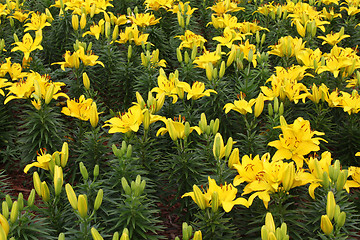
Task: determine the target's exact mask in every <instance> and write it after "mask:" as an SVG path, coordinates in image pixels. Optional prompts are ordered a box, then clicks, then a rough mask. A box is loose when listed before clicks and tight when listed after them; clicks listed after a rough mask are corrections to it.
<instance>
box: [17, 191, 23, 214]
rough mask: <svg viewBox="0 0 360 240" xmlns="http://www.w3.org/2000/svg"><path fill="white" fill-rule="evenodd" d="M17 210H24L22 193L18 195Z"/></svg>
mask: <svg viewBox="0 0 360 240" xmlns="http://www.w3.org/2000/svg"><path fill="white" fill-rule="evenodd" d="M17 201H18V208H19V211H22V210H23V208H24V196H23V194H22V193H19V195H18V200H17Z"/></svg>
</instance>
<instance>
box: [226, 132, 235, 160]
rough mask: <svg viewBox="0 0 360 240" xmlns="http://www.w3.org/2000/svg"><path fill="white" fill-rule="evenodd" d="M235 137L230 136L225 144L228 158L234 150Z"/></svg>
mask: <svg viewBox="0 0 360 240" xmlns="http://www.w3.org/2000/svg"><path fill="white" fill-rule="evenodd" d="M233 143H234V141H233V139H232V137H229V139H228V141H227V143H226V146H225V158H228V157H229V156H230V153H231V150H232V147H233Z"/></svg>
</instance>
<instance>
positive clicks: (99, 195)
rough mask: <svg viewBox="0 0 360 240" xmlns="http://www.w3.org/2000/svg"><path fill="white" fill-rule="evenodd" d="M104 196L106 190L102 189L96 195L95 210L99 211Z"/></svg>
mask: <svg viewBox="0 0 360 240" xmlns="http://www.w3.org/2000/svg"><path fill="white" fill-rule="evenodd" d="M103 196H104V191H103V190H102V189H100V190H99V191H98V193H97V195H96V199H95V203H94V210H95V211H97V210H98V209H99V208H100V206H101V203H102V200H103Z"/></svg>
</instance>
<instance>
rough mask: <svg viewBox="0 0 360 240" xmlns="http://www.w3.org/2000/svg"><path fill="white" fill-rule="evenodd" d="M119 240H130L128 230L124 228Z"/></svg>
mask: <svg viewBox="0 0 360 240" xmlns="http://www.w3.org/2000/svg"><path fill="white" fill-rule="evenodd" d="M120 240H130V238H129V230H128V229H127V228H124V230H123V232H122V234H121V238H120Z"/></svg>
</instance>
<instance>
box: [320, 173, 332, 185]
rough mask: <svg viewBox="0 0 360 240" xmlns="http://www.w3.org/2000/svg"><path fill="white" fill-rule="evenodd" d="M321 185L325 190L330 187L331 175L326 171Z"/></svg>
mask: <svg viewBox="0 0 360 240" xmlns="http://www.w3.org/2000/svg"><path fill="white" fill-rule="evenodd" d="M321 185H323V187H324V188H325V189H328V188H329V186H330V181H329V175H328V173H327V172H325V171H324V172H323V176H322V182H321Z"/></svg>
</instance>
